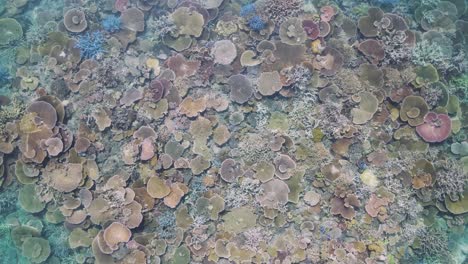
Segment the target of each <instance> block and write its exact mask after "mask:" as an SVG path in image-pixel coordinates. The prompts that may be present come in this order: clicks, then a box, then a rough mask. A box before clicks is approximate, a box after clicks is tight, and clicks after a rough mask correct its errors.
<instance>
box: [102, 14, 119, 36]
mask: <svg viewBox="0 0 468 264" xmlns="http://www.w3.org/2000/svg"><path fill="white" fill-rule="evenodd" d="M102 27H103V28H104V30H105V31H107V32H109V33H115V32H117V31H119V30H120V29H121V28H122V21H121V20H120V17H117V16H107V17H106V18H104V19H103V20H102Z"/></svg>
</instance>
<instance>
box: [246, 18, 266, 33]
mask: <svg viewBox="0 0 468 264" xmlns="http://www.w3.org/2000/svg"><path fill="white" fill-rule="evenodd" d="M249 27H250V29H252V30H255V31H260V30H262V29H264V28H265V27H266V23H265V21H263V19H262V18H261V17H260V16H253V17H252V18H250V19H249Z"/></svg>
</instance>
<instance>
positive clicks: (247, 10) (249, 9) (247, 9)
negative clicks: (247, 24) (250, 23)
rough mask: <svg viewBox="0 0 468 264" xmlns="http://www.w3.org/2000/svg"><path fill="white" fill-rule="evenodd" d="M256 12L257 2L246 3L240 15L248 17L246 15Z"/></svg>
mask: <svg viewBox="0 0 468 264" xmlns="http://www.w3.org/2000/svg"><path fill="white" fill-rule="evenodd" d="M255 12H256V8H255V4H253V3H250V4H246V5H244V6H242V7H241V10H240V16H241V17H246V16H249V15H253V14H255Z"/></svg>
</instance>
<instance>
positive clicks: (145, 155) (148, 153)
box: [140, 138, 154, 160]
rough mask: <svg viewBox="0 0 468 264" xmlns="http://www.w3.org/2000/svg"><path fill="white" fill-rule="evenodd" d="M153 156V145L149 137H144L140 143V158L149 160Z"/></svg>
mask: <svg viewBox="0 0 468 264" xmlns="http://www.w3.org/2000/svg"><path fill="white" fill-rule="evenodd" d="M153 157H154V145H153V142H152V140H151V138H145V139H144V140H143V142H142V143H141V156H140V159H141V160H150V159H152V158H153Z"/></svg>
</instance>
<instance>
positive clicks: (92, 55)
mask: <svg viewBox="0 0 468 264" xmlns="http://www.w3.org/2000/svg"><path fill="white" fill-rule="evenodd" d="M104 41H105V40H104V36H103V35H102V33H101V32H99V31H96V32H93V33H86V34H85V35H83V36H80V37H79V38H78V42H77V43H76V45H75V48H78V49H80V54H81V58H85V59H96V58H99V57H100V56H102V54H103V53H104Z"/></svg>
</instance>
